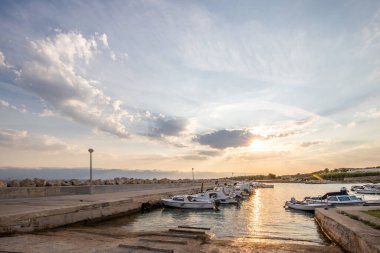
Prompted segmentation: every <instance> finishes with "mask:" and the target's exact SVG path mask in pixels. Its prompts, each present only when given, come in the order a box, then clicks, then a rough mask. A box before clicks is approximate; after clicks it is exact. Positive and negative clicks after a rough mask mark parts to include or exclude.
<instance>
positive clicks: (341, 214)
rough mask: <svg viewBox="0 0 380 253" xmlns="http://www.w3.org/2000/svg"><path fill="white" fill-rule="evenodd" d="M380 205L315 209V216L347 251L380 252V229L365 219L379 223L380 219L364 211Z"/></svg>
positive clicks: (334, 239) (332, 237)
mask: <svg viewBox="0 0 380 253" xmlns="http://www.w3.org/2000/svg"><path fill="white" fill-rule="evenodd" d="M373 209H375V210H376V209H377V210H378V209H380V207H378V206H377V207H376V206H373V207H369V206H351V207H336V208H329V209H323V208H318V209H316V211H315V218H316V220H317V222H318V223H319V225H320V226H321V228H322V230H323V231H324V232H325V233H326V234H327V235H328V236H329V237H330V238H331V239H332V240H333V241H335V242H336V243H337V244H339V245H340V246H341V247H342V248H343V249H345V250H346V251H347V252H358V253H367V252H368V253H380V230H378V229H375V228H372V227H371V226H369V225H367V224H365V223H364V222H363V221H371V222H373V223H375V224H378V223H379V222H380V220H379V219H378V218H376V217H373V216H369V215H367V214H365V213H363V212H362V211H367V210H373Z"/></svg>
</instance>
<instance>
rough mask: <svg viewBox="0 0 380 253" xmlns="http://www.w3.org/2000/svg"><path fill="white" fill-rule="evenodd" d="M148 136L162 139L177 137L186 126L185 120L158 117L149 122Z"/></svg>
mask: <svg viewBox="0 0 380 253" xmlns="http://www.w3.org/2000/svg"><path fill="white" fill-rule="evenodd" d="M150 124H151V127H150V129H149V131H150V132H149V133H148V136H151V137H163V136H178V135H180V133H181V132H183V131H184V130H185V129H186V127H187V124H188V121H187V119H183V118H164V117H159V118H157V119H156V120H153V121H152V122H150Z"/></svg>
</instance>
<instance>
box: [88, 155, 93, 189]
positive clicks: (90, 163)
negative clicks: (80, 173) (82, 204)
mask: <svg viewBox="0 0 380 253" xmlns="http://www.w3.org/2000/svg"><path fill="white" fill-rule="evenodd" d="M88 152H90V185H92V152H94V150H93V149H92V148H90V149H88Z"/></svg>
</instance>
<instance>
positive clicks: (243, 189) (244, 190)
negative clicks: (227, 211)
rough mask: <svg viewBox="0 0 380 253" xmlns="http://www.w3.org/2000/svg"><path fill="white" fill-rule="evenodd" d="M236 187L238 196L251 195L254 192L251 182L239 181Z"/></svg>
mask: <svg viewBox="0 0 380 253" xmlns="http://www.w3.org/2000/svg"><path fill="white" fill-rule="evenodd" d="M234 188H235V189H234V191H235V193H236V195H238V196H243V195H250V194H251V193H252V188H251V186H250V184H249V183H237V184H236V185H235V187H234Z"/></svg>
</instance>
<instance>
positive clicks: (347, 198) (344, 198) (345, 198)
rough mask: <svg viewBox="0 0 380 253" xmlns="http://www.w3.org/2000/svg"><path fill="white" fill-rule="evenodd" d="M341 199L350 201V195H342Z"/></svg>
mask: <svg viewBox="0 0 380 253" xmlns="http://www.w3.org/2000/svg"><path fill="white" fill-rule="evenodd" d="M338 199H339V201H350V197H348V196H340V197H338Z"/></svg>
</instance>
